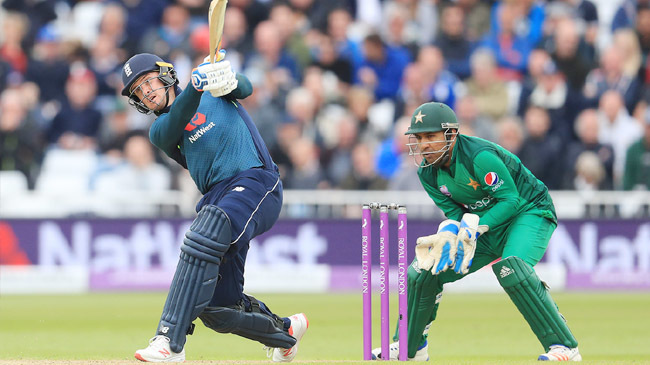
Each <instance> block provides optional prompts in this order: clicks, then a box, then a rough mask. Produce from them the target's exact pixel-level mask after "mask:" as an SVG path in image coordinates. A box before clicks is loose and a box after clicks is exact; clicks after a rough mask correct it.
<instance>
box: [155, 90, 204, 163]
mask: <svg viewBox="0 0 650 365" xmlns="http://www.w3.org/2000/svg"><path fill="white" fill-rule="evenodd" d="M200 101H201V92H199V91H196V89H194V88H193V87H192V84H191V82H190V83H189V84H188V85H187V87H185V90H183V92H181V93H180V94H179V95H178V96H177V97H176V99H175V100H174V103H173V104H172V105H171V107H170V108H169V112H168V113H164V114H162V115H161V116H160V117H158V119H156V120H155V121H154V122H153V124H152V125H151V128H150V129H149V139H150V140H151V143H153V144H154V145H155V146H156V147H158V148H160V149H161V150H163V151H165V153H167V154H168V155H169V154H172V153H174V151H173V150H174V149H176V148H177V146H178V141H179V140H180V139H181V138H183V131H184V129H185V126H186V125H187V123H189V122H190V120H191V119H192V117H193V116H194V113H196V108H198V107H199V102H200Z"/></svg>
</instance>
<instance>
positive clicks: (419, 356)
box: [372, 341, 429, 361]
mask: <svg viewBox="0 0 650 365" xmlns="http://www.w3.org/2000/svg"><path fill="white" fill-rule="evenodd" d="M427 346H428V342H427V341H425V342H424V345H422V346H420V348H419V349H418V351H417V352H416V353H415V356H414V357H409V359H408V360H409V361H429V350H428V349H427ZM388 348H389V349H390V360H399V342H393V343H391V344H390V346H389V347H388ZM381 358H382V357H381V347H377V348H376V349H374V350H372V359H373V360H377V359H381Z"/></svg>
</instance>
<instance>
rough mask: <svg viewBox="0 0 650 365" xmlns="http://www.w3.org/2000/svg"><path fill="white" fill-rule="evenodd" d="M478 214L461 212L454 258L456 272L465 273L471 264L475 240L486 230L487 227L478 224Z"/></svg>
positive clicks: (474, 250)
mask: <svg viewBox="0 0 650 365" xmlns="http://www.w3.org/2000/svg"><path fill="white" fill-rule="evenodd" d="M478 222H479V216H478V215H476V214H472V213H465V214H463V218H462V219H461V220H460V228H459V230H458V236H457V240H456V253H455V254H456V258H455V260H454V261H455V264H454V271H455V272H456V273H458V274H467V273H468V272H469V267H470V266H472V260H473V259H474V253H475V252H476V242H477V240H478V238H479V236H480V235H481V234H483V233H485V232H487V231H488V229H489V227H488V226H486V225H480V226H479V224H478Z"/></svg>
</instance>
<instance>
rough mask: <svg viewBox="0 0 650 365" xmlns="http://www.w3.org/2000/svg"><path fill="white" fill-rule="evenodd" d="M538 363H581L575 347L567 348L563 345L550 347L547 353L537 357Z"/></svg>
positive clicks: (578, 352)
mask: <svg viewBox="0 0 650 365" xmlns="http://www.w3.org/2000/svg"><path fill="white" fill-rule="evenodd" d="M537 360H539V361H582V356H580V351H578V348H577V347H574V348H572V349H571V348H568V347H566V346H563V345H551V347H550V348H549V350H548V352H547V353H545V354H541V355H539V357H538V358H537Z"/></svg>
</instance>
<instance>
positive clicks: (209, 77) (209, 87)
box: [192, 52, 237, 97]
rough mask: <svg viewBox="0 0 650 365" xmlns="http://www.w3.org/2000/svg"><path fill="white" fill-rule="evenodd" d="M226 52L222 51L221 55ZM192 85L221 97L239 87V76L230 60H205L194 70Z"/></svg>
mask: <svg viewBox="0 0 650 365" xmlns="http://www.w3.org/2000/svg"><path fill="white" fill-rule="evenodd" d="M222 53H225V52H220V55H221V54H222ZM192 86H194V88H195V89H196V90H198V91H210V93H211V94H212V96H215V97H219V96H224V95H227V94H229V93H231V92H232V91H233V90H235V89H236V88H237V77H236V75H235V72H234V71H233V70H232V67H231V65H230V61H227V60H224V61H219V62H215V63H210V62H204V63H202V64H200V65H199V66H198V67H196V68H195V69H193V70H192Z"/></svg>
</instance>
